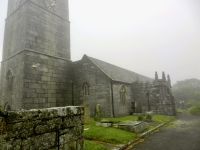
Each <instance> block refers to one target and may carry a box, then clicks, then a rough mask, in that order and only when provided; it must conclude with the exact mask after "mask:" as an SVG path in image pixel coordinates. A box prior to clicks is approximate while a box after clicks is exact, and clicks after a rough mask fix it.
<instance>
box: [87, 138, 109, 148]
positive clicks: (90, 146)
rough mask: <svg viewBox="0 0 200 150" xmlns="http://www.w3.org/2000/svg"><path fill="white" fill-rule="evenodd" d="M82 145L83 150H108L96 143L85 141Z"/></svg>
mask: <svg viewBox="0 0 200 150" xmlns="http://www.w3.org/2000/svg"><path fill="white" fill-rule="evenodd" d="M84 144H85V145H84V146H85V150H108V149H107V148H106V147H104V146H103V145H101V144H99V143H98V142H94V141H88V140H85V141H84Z"/></svg>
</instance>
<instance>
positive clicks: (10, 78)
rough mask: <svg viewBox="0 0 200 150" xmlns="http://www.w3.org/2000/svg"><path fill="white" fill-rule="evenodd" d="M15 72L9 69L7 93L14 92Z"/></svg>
mask: <svg viewBox="0 0 200 150" xmlns="http://www.w3.org/2000/svg"><path fill="white" fill-rule="evenodd" d="M13 78H14V76H13V70H12V69H9V70H8V72H7V75H6V80H7V92H9V91H12V87H13Z"/></svg>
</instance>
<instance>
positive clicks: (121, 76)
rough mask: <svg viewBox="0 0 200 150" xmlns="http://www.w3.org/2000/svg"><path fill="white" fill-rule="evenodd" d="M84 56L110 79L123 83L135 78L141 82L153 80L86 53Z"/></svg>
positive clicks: (132, 80)
mask: <svg viewBox="0 0 200 150" xmlns="http://www.w3.org/2000/svg"><path fill="white" fill-rule="evenodd" d="M85 57H87V58H88V59H89V60H91V61H92V62H93V63H94V64H95V65H96V66H97V67H98V68H99V69H100V70H102V71H103V72H104V73H105V74H106V75H107V76H108V77H109V78H110V79H112V80H114V81H119V82H124V83H132V82H135V81H137V79H139V81H143V82H146V81H150V82H152V81H153V79H152V78H149V77H146V76H143V75H140V74H138V73H135V72H132V71H129V70H126V69H123V68H120V67H118V66H115V65H112V64H109V63H107V62H104V61H101V60H98V59H95V58H92V57H89V56H87V55H85Z"/></svg>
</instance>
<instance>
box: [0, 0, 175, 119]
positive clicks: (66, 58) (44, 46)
mask: <svg viewBox="0 0 200 150" xmlns="http://www.w3.org/2000/svg"><path fill="white" fill-rule="evenodd" d="M70 55H71V54H70V21H69V11H68V0H8V12H7V18H6V24H5V33H4V46H3V58H2V62H1V99H0V103H1V106H2V108H3V109H4V110H17V109H32V108H46V107H59V106H67V105H81V104H83V103H88V104H89V105H90V114H91V116H92V115H93V110H94V107H95V105H96V104H100V105H101V108H102V113H103V115H104V116H113V117H115V116H122V115H128V114H130V113H132V112H142V111H150V110H153V111H157V112H160V113H163V114H168V115H175V112H176V111H175V105H174V98H173V95H172V93H171V81H170V77H169V76H167V79H166V77H165V74H164V72H163V74H162V79H158V75H157V73H156V75H155V79H152V78H149V77H145V76H143V75H140V74H138V73H134V72H132V71H128V70H126V69H123V68H120V67H117V66H115V65H112V64H109V63H106V62H104V61H101V60H98V59H95V58H92V57H89V56H87V55H84V56H83V58H82V59H81V60H80V61H76V62H72V61H71V56H70Z"/></svg>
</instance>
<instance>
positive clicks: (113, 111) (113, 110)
mask: <svg viewBox="0 0 200 150" xmlns="http://www.w3.org/2000/svg"><path fill="white" fill-rule="evenodd" d="M110 84H111V97H112V113H113V117H114V118H115V109H114V96H113V80H111V82H110Z"/></svg>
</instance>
